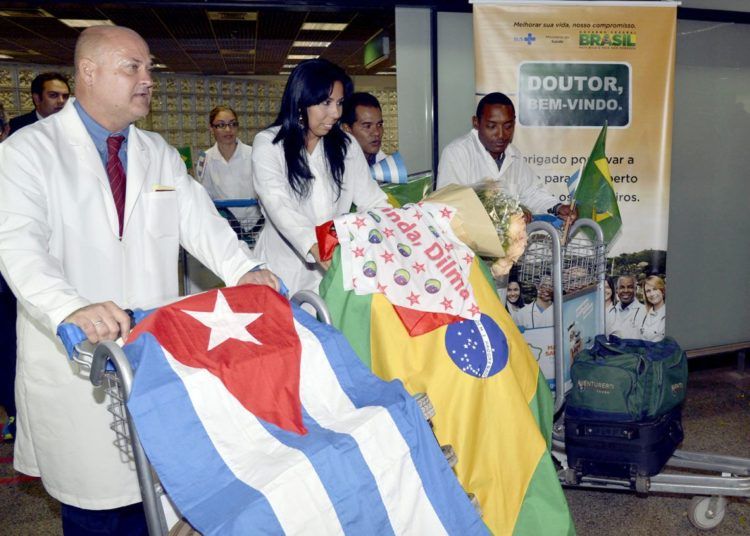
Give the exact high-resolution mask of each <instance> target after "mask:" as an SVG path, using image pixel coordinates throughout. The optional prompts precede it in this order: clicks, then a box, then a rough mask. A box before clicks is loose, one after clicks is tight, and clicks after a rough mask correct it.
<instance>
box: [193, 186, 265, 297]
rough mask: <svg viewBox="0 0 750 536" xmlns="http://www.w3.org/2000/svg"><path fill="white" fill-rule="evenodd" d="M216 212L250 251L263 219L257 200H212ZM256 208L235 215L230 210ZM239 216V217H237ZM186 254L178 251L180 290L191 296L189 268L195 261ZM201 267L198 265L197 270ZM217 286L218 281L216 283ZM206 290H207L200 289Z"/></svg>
mask: <svg viewBox="0 0 750 536" xmlns="http://www.w3.org/2000/svg"><path fill="white" fill-rule="evenodd" d="M214 205H215V206H216V210H217V211H218V212H219V214H221V215H222V216H223V217H224V218H225V219H226V220H227V221H228V222H229V225H230V226H231V227H232V230H233V231H234V232H235V233H237V238H239V239H240V240H242V241H243V242H245V243H246V244H247V246H248V247H249V248H250V249H253V248H254V247H255V244H256V242H257V241H258V237H259V236H260V232H261V231H262V230H263V225H264V224H265V218H264V217H263V215H262V214H261V213H260V209H259V205H258V200H257V199H216V200H214ZM252 207H256V208H257V210H256V211H243V212H242V213H238V214H235V213H234V212H232V210H231V209H249V208H252ZM238 216H239V217H238ZM191 259H192V257H190V255H188V252H187V251H185V250H184V249H180V261H181V263H182V267H183V269H182V288H183V294H184V295H185V296H187V295H189V294H192V290H193V289H192V281H191V279H190V271H191V270H190V266H191V264H194V263H195V262H196V261H195V260H192V262H191ZM200 267H201V266H200V265H198V268H200ZM216 283H217V284H218V280H217V281H216ZM202 290H207V289H202Z"/></svg>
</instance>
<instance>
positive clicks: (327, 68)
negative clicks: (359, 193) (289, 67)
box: [271, 59, 354, 198]
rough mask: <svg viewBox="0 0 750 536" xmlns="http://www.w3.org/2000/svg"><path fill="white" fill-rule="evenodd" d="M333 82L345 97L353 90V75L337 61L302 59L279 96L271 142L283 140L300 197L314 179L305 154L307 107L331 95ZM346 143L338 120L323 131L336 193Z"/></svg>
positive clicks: (291, 179) (292, 183)
mask: <svg viewBox="0 0 750 536" xmlns="http://www.w3.org/2000/svg"><path fill="white" fill-rule="evenodd" d="M336 82H341V85H343V86H344V99H346V98H347V97H349V96H350V95H351V94H352V91H353V89H354V84H353V83H352V79H351V78H349V76H348V75H347V74H346V73H345V72H344V70H343V69H342V68H341V67H339V66H338V65H335V64H334V63H331V62H330V61H328V60H324V59H314V60H307V61H303V62H301V63H300V64H299V65H297V67H295V68H294V70H293V71H292V73H291V74H290V75H289V79H288V80H287V82H286V87H285V88H284V94H283V95H282V97H281V108H280V109H279V115H278V116H276V121H274V122H273V125H271V126H280V127H281V128H280V129H279V132H278V134H276V137H275V138H274V140H273V143H279V142H282V143H283V144H284V159H285V160H286V167H287V172H288V175H287V179H288V180H289V186H291V188H292V191H294V193H296V194H297V195H298V196H299V197H300V198H305V197H307V196H308V195H309V193H310V182H311V181H312V180H313V179H314V177H313V174H312V172H311V171H310V167H309V166H308V164H307V156H306V154H305V153H306V149H305V134H306V132H307V129H308V124H307V108H308V107H309V106H314V105H316V104H320V103H321V102H324V101H325V100H326V99H327V98H328V97H329V96H330V95H331V91H333V85H334V83H336ZM348 145H349V137H348V136H347V135H346V133H344V131H343V130H341V126H340V125H339V124H338V123H336V124H335V125H334V126H333V128H332V129H331V130H330V131H329V132H328V134H326V135H325V144H324V148H325V155H326V161H327V163H328V166H329V169H330V170H331V174H332V175H333V182H334V183H335V185H336V195H337V197H338V195H340V194H341V184H342V182H343V177H344V159H345V158H346V153H347V150H348Z"/></svg>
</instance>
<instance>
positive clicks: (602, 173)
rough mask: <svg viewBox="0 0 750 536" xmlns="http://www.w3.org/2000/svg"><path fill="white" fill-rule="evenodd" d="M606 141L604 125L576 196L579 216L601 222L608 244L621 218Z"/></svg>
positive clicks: (617, 228) (605, 126) (584, 170)
mask: <svg viewBox="0 0 750 536" xmlns="http://www.w3.org/2000/svg"><path fill="white" fill-rule="evenodd" d="M606 141H607V125H606V124H605V125H604V126H603V127H602V130H601V132H600V133H599V137H598V138H597V140H596V143H595V144H594V148H593V149H592V150H591V156H589V159H588V160H587V161H586V165H585V166H584V168H583V172H582V173H581V178H580V180H579V181H578V187H577V188H576V191H575V193H574V194H573V199H574V200H575V204H576V207H577V208H578V216H579V217H580V218H590V219H592V220H594V221H595V222H596V223H598V224H599V225H600V226H601V228H602V231H603V232H604V241H605V242H607V243H609V242H610V241H611V240H612V238H613V237H614V236H615V235H616V234H617V232H618V231H619V230H620V227H621V226H622V218H621V217H620V208H619V207H618V206H617V195H616V194H615V189H614V184H613V183H612V177H611V176H610V174H609V165H608V164H607V155H606V154H605V150H604V147H605V145H606Z"/></svg>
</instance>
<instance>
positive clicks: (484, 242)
mask: <svg viewBox="0 0 750 536" xmlns="http://www.w3.org/2000/svg"><path fill="white" fill-rule="evenodd" d="M424 200H425V201H433V202H435V203H443V204H445V205H448V206H450V207H453V208H455V209H456V214H455V215H454V216H453V219H452V220H451V229H453V232H454V233H456V236H457V237H458V238H459V240H461V242H463V243H464V244H466V245H467V246H469V247H470V248H471V249H472V250H473V251H474V253H476V254H477V255H479V256H481V257H490V258H498V257H503V256H504V255H505V250H504V249H503V245H502V242H501V241H500V238H498V236H497V233H496V232H495V229H494V225H493V223H492V220H491V219H490V217H489V215H488V214H487V211H486V210H485V209H484V208H483V206H482V202H481V201H480V200H479V197H477V193H476V192H475V191H474V190H473V189H472V188H471V187H469V186H459V185H458V184H449V185H448V186H446V187H445V188H440V189H439V190H436V191H434V192H432V193H431V194H429V195H428V196H426V197H425V198H424Z"/></svg>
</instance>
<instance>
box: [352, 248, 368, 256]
mask: <svg viewBox="0 0 750 536" xmlns="http://www.w3.org/2000/svg"><path fill="white" fill-rule="evenodd" d="M353 252H354V256H355V257H364V256H365V248H354V250H353Z"/></svg>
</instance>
